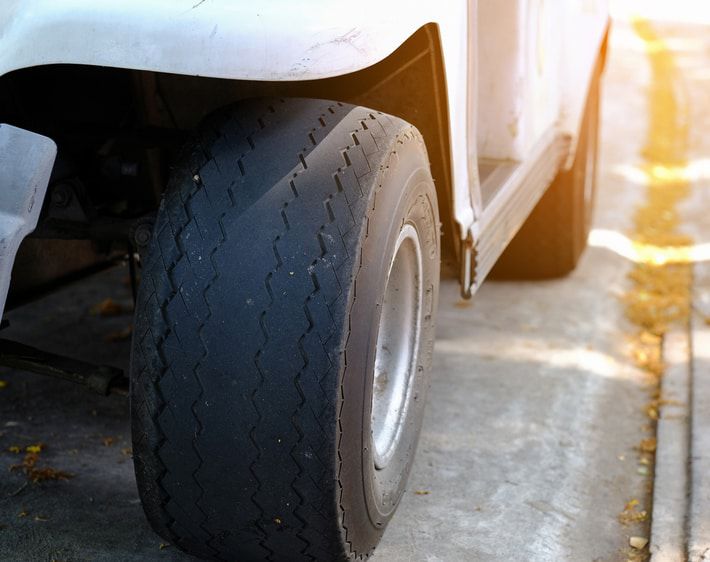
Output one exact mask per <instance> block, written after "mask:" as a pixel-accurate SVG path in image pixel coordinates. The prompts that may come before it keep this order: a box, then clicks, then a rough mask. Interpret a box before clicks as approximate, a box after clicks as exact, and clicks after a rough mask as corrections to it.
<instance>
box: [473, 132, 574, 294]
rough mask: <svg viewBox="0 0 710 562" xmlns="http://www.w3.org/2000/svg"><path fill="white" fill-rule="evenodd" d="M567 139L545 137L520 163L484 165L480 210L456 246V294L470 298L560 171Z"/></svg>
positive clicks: (566, 150) (568, 145)
mask: <svg viewBox="0 0 710 562" xmlns="http://www.w3.org/2000/svg"><path fill="white" fill-rule="evenodd" d="M570 140H571V139H570V137H569V136H568V135H560V134H557V133H556V132H550V133H548V134H547V135H545V136H544V137H543V138H542V139H541V140H540V142H539V143H538V145H537V146H536V147H535V149H534V150H533V151H532V153H531V154H530V156H529V157H528V158H527V159H526V160H525V161H524V162H509V161H505V162H501V163H500V164H498V165H497V166H491V164H490V163H485V164H484V165H485V166H486V167H487V168H488V169H487V170H486V173H485V175H484V179H483V182H482V184H481V193H482V194H485V197H483V200H484V208H483V213H482V215H481V218H480V220H479V221H478V222H477V223H475V224H474V225H473V227H472V232H471V234H470V236H469V238H468V239H467V240H464V241H463V243H462V244H463V245H462V260H461V261H462V268H461V294H462V296H463V297H464V298H471V296H472V295H473V293H475V292H476V291H477V290H478V289H479V287H480V286H481V285H482V283H483V281H484V280H485V278H486V276H487V275H488V274H489V273H490V271H491V269H492V268H493V266H494V265H495V263H496V261H497V260H498V258H499V257H500V256H501V254H502V253H503V251H504V250H505V248H506V247H507V246H508V244H509V243H510V241H511V240H512V239H513V237H514V236H515V235H516V233H517V232H518V230H520V227H521V226H522V225H523V223H524V222H525V220H526V219H527V218H528V216H529V215H530V213H531V212H532V210H533V209H534V208H535V205H537V202H538V201H539V200H540V198H541V197H542V195H543V194H544V193H545V190H546V189H547V188H548V187H549V185H550V184H551V183H552V180H554V178H555V176H556V175H557V172H558V170H559V169H560V167H561V166H562V163H563V162H564V160H565V158H566V157H567V155H568V153H569V149H570Z"/></svg>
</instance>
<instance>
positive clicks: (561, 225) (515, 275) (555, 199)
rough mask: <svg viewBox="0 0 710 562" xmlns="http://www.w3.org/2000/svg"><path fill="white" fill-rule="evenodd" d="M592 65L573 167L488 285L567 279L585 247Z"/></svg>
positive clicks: (592, 135) (593, 149)
mask: <svg viewBox="0 0 710 562" xmlns="http://www.w3.org/2000/svg"><path fill="white" fill-rule="evenodd" d="M602 64H603V63H602V61H601V58H600V61H599V62H598V63H597V66H596V69H595V72H594V75H593V78H592V81H591V83H590V87H589V93H588V95H587V102H586V106H585V111H584V116H583V118H582V125H581V129H580V136H579V143H578V145H577V152H576V155H575V159H574V163H573V164H572V167H571V168H570V169H569V170H563V171H561V172H560V173H559V174H558V175H557V177H556V178H555V180H554V181H553V183H552V184H551V185H550V187H549V188H548V189H547V191H546V192H545V194H544V195H543V196H542V198H541V199H540V201H539V202H538V204H537V206H536V207H535V209H534V210H533V212H532V213H531V214H530V216H529V217H528V219H527V220H526V221H525V223H524V224H523V226H522V227H521V229H520V231H518V233H517V234H516V235H515V237H514V238H513V240H512V241H511V242H510V244H509V245H508V247H507V248H506V250H505V252H504V253H503V255H502V256H501V257H500V259H499V260H498V262H497V263H496V265H495V266H494V268H493V270H492V271H491V277H492V278H493V279H502V280H503V279H531V280H534V279H551V278H556V277H563V276H565V275H567V274H569V273H571V272H572V271H573V270H574V268H575V267H576V266H577V262H579V259H580V257H581V256H582V253H583V252H584V250H585V248H586V247H587V237H588V235H589V229H590V227H591V222H592V211H593V208H594V198H595V192H596V183H597V147H598V134H599V87H600V83H601V71H602Z"/></svg>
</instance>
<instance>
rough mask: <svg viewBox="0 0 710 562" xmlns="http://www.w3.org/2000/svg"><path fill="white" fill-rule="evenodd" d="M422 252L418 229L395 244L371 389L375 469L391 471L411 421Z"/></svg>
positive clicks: (407, 229)
mask: <svg viewBox="0 0 710 562" xmlns="http://www.w3.org/2000/svg"><path fill="white" fill-rule="evenodd" d="M422 300H423V295H422V251H421V245H420V242H419V235H418V234H417V230H416V229H415V228H414V226H413V225H411V224H409V223H407V224H405V225H404V227H403V228H402V230H401V231H400V233H399V237H398V238H397V243H396V244H395V250H394V256H393V258H392V262H391V263H390V267H389V271H388V274H387V280H386V284H385V296H384V301H383V303H382V311H381V312H380V322H379V331H378V335H377V350H376V353H375V373H374V376H373V388H372V414H371V427H372V442H373V458H374V463H375V468H376V469H378V470H382V469H384V468H386V467H387V466H388V465H389V463H390V461H391V460H392V458H393V457H394V455H395V452H396V451H397V448H398V445H399V442H400V440H401V437H402V433H403V429H404V426H405V423H406V419H407V410H408V405H409V401H410V395H411V390H412V386H413V380H414V374H415V372H416V360H417V355H418V351H419V335H420V332H421V313H422Z"/></svg>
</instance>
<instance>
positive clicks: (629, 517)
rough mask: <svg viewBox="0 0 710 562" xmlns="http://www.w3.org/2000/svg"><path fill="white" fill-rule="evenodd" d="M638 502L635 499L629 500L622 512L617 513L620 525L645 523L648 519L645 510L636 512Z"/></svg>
mask: <svg viewBox="0 0 710 562" xmlns="http://www.w3.org/2000/svg"><path fill="white" fill-rule="evenodd" d="M638 506H639V501H638V500H637V499H632V500H630V501H629V502H628V503H627V504H626V505H625V506H624V510H623V511H622V512H621V513H619V523H621V524H622V525H628V524H630V523H637V522H639V521H645V520H646V518H647V517H648V513H647V512H646V510H645V509H643V510H640V511H639V510H638V509H637V508H638Z"/></svg>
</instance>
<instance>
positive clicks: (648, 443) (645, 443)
mask: <svg viewBox="0 0 710 562" xmlns="http://www.w3.org/2000/svg"><path fill="white" fill-rule="evenodd" d="M639 450H641V451H642V452H644V453H655V452H656V438H655V437H649V438H648V439H642V440H641V443H639Z"/></svg>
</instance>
